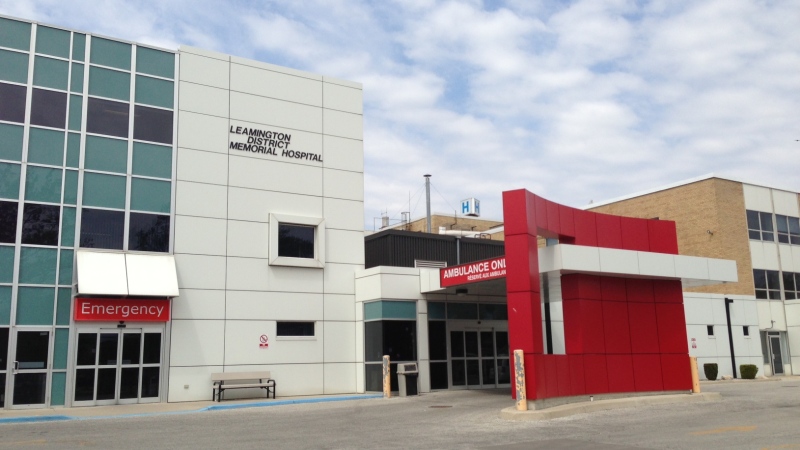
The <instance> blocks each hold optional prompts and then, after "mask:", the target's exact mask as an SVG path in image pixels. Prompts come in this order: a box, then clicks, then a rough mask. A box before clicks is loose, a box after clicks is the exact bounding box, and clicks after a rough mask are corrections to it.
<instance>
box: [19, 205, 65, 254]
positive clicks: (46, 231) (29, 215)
mask: <svg viewBox="0 0 800 450" xmlns="http://www.w3.org/2000/svg"><path fill="white" fill-rule="evenodd" d="M22 214H23V215H22V243H23V244H34V245H58V223H59V221H60V219H61V208H60V207H59V206H56V205H39V204H35V203H26V204H25V208H24V209H23V212H22Z"/></svg>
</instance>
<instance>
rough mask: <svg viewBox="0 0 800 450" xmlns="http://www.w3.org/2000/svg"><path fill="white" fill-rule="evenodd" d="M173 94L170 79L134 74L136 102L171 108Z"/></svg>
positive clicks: (172, 85)
mask: <svg viewBox="0 0 800 450" xmlns="http://www.w3.org/2000/svg"><path fill="white" fill-rule="evenodd" d="M174 95H175V89H174V84H173V83H172V81H166V80H159V79H158V78H150V77H143V76H141V75H136V103H144V104H147V105H154V106H161V107H163V108H172V105H173V99H174Z"/></svg>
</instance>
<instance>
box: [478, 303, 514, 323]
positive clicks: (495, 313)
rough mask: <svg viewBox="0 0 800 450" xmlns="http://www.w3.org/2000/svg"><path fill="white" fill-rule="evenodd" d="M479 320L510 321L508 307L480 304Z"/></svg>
mask: <svg viewBox="0 0 800 450" xmlns="http://www.w3.org/2000/svg"><path fill="white" fill-rule="evenodd" d="M478 320H508V307H506V305H505V304H480V305H478Z"/></svg>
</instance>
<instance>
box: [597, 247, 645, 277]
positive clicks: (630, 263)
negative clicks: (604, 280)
mask: <svg viewBox="0 0 800 450" xmlns="http://www.w3.org/2000/svg"><path fill="white" fill-rule="evenodd" d="M597 251H598V253H599V254H600V269H601V270H602V271H603V272H610V273H639V258H638V253H639V252H631V251H627V252H626V251H618V250H616V249H610V248H598V249H597Z"/></svg>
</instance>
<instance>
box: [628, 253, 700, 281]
mask: <svg viewBox="0 0 800 450" xmlns="http://www.w3.org/2000/svg"><path fill="white" fill-rule="evenodd" d="M636 253H637V254H638V256H639V273H640V274H642V275H651V276H660V277H665V276H666V277H674V276H675V263H674V262H673V258H672V257H671V256H669V255H664V254H662V253H650V252H636ZM709 275H710V276H711V277H712V278H713V277H714V275H713V274H710V273H709Z"/></svg>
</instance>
